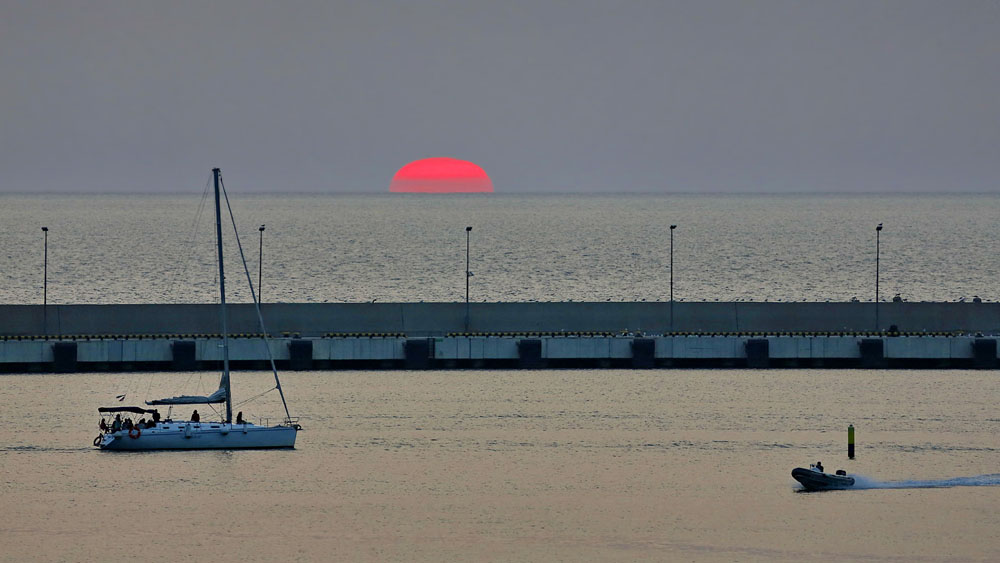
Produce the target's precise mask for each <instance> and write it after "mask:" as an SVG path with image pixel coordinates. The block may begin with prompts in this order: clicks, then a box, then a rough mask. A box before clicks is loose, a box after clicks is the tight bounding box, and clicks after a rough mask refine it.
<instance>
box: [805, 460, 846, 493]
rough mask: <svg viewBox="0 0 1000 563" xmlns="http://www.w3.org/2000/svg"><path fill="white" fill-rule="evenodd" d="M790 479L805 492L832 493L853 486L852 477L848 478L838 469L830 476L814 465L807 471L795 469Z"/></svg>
mask: <svg viewBox="0 0 1000 563" xmlns="http://www.w3.org/2000/svg"><path fill="white" fill-rule="evenodd" d="M792 478H794V479H795V480H796V481H798V482H799V483H801V484H802V487H803V488H804V489H805V490H807V491H834V490H839V489H849V488H851V487H853V486H854V477H850V476H848V475H847V472H846V471H844V470H843V469H838V470H837V472H836V473H835V474H833V475H831V474H829V473H824V472H823V471H822V470H821V469H819V468H818V467H816V466H815V465H810V466H809V468H808V469H806V468H804V467H796V468H795V469H793V470H792Z"/></svg>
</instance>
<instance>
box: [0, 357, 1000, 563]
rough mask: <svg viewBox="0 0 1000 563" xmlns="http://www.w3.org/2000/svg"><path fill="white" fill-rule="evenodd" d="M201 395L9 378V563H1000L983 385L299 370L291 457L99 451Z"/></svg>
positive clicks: (845, 378)
mask: <svg viewBox="0 0 1000 563" xmlns="http://www.w3.org/2000/svg"><path fill="white" fill-rule="evenodd" d="M215 377H216V376H215V375H212V374H203V375H194V376H190V375H187V374H109V375H94V374H88V375H24V376H22V375H9V376H0V405H2V408H0V466H2V468H3V473H2V475H3V476H2V481H0V501H2V503H3V507H2V508H3V509H2V510H0V546H2V549H0V560H3V561H24V560H65V561H95V560H107V559H109V558H111V557H130V556H135V555H137V554H138V555H141V556H142V557H147V558H152V559H153V560H174V561H175V560H187V559H198V560H240V561H285V560H302V561H307V560H342V561H369V560H405V561H441V560H457V561H469V560H505V561H510V560H514V561H518V560H531V561H560V560H562V561H609V560H619V561H636V560H651V561H674V560H684V561H692V560H698V561H744V560H761V561H808V560H813V561H826V560H843V559H850V560H871V561H997V560H1000V536H998V534H997V533H996V532H997V530H998V529H1000V510H997V507H998V506H1000V471H998V469H997V468H998V467H1000V438H998V436H1000V415H998V412H997V409H996V397H997V396H998V393H1000V379H998V378H997V377H996V374H995V373H993V372H961V371H949V372H927V371H920V372H896V371H885V372H864V371H833V370H825V371H799V370H783V371H763V372H761V371H746V370H740V371H728V370H714V371H611V370H606V371H575V370H563V371H539V372H526V371H516V372H505V371H490V372H479V371H454V372H408V373H404V372H330V373H318V372H317V373H309V372H304V373H303V372H297V373H290V374H287V375H285V376H284V378H283V382H284V383H285V386H286V388H287V393H288V395H289V398H290V401H291V405H292V408H293V411H294V414H298V415H301V416H302V417H303V421H302V422H303V425H304V426H305V428H306V430H305V431H304V432H302V433H301V434H300V435H299V443H298V447H297V448H296V449H295V450H294V451H241V452H186V453H185V452H157V453H112V452H100V451H96V450H94V449H92V448H91V447H90V446H89V445H90V442H91V440H92V439H93V437H94V436H95V435H96V422H97V416H96V407H97V406H99V405H101V404H105V403H110V402H111V401H113V396H114V394H116V393H119V392H127V393H129V399H128V401H136V402H137V401H140V400H142V399H143V398H145V397H147V396H156V395H158V394H160V393H164V392H167V393H169V392H172V391H175V390H177V389H178V388H186V389H191V387H198V386H201V387H203V388H208V387H210V386H212V385H213V384H214V383H215ZM199 380H200V381H199ZM234 385H235V391H236V393H237V395H238V396H237V400H239V399H240V397H250V396H252V395H253V394H256V393H258V392H261V391H264V390H266V389H267V388H268V387H269V386H270V375H269V374H265V373H238V374H237V375H236V377H235V378H234ZM240 409H241V410H244V411H245V412H247V413H248V414H250V415H251V416H254V415H258V414H267V413H270V414H273V413H275V412H277V403H276V398H275V397H274V395H273V393H272V394H269V395H266V396H264V397H263V398H262V399H259V400H258V401H255V402H253V403H250V404H248V405H243V406H241V407H240ZM185 414H186V413H185ZM849 423H854V424H855V425H856V427H857V429H858V458H857V459H856V460H855V461H853V462H852V461H848V460H847V459H846V455H845V451H844V450H845V445H844V443H845V439H846V432H845V428H846V427H847V425H848V424H849ZM816 460H822V461H823V462H824V464H825V465H826V466H827V468H828V469H831V470H832V469H836V468H840V467H843V468H846V469H847V470H848V471H850V472H852V473H858V474H861V475H863V476H865V478H864V479H863V480H862V482H863V483H864V484H865V485H866V486H867V487H869V488H867V489H864V490H854V491H837V492H826V493H799V492H796V487H797V485H796V484H795V482H794V481H793V480H792V479H791V477H790V475H789V472H790V470H791V469H792V468H793V467H795V466H798V465H804V464H808V463H810V462H814V461H816Z"/></svg>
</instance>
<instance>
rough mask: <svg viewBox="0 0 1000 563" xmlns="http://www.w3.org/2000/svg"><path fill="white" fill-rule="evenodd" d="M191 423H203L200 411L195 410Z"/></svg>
mask: <svg viewBox="0 0 1000 563" xmlns="http://www.w3.org/2000/svg"><path fill="white" fill-rule="evenodd" d="M191 422H201V416H199V415H198V409H194V412H193V413H191Z"/></svg>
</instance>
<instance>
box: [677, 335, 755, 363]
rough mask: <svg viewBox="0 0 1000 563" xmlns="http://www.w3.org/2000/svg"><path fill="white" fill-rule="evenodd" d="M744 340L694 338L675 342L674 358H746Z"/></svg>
mask: <svg viewBox="0 0 1000 563" xmlns="http://www.w3.org/2000/svg"><path fill="white" fill-rule="evenodd" d="M743 342H744V339H742V338H736V337H714V338H713V337H702V336H693V337H688V338H678V339H675V340H674V356H673V357H674V358H678V359H682V358H683V359H713V358H745V357H746V351H745V350H744V348H743Z"/></svg>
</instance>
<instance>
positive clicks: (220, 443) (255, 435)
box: [99, 422, 298, 451]
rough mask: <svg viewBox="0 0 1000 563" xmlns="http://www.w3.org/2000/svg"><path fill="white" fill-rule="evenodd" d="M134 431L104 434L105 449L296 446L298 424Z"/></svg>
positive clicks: (202, 425)
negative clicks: (296, 425)
mask: <svg viewBox="0 0 1000 563" xmlns="http://www.w3.org/2000/svg"><path fill="white" fill-rule="evenodd" d="M136 434H137V432H136V431H132V433H131V434H130V433H129V432H128V431H125V430H122V431H119V432H114V433H110V434H104V435H103V436H102V438H101V441H100V444H99V447H100V448H101V449H102V450H119V451H142V450H233V449H251V448H294V447H295V437H296V436H297V435H298V429H297V428H296V427H295V426H257V425H255V424H225V423H207V422H202V423H197V422H190V423H171V424H163V425H158V426H157V427H156V428H147V429H145V430H142V431H141V432H139V433H138V434H139V435H138V437H135V436H136Z"/></svg>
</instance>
